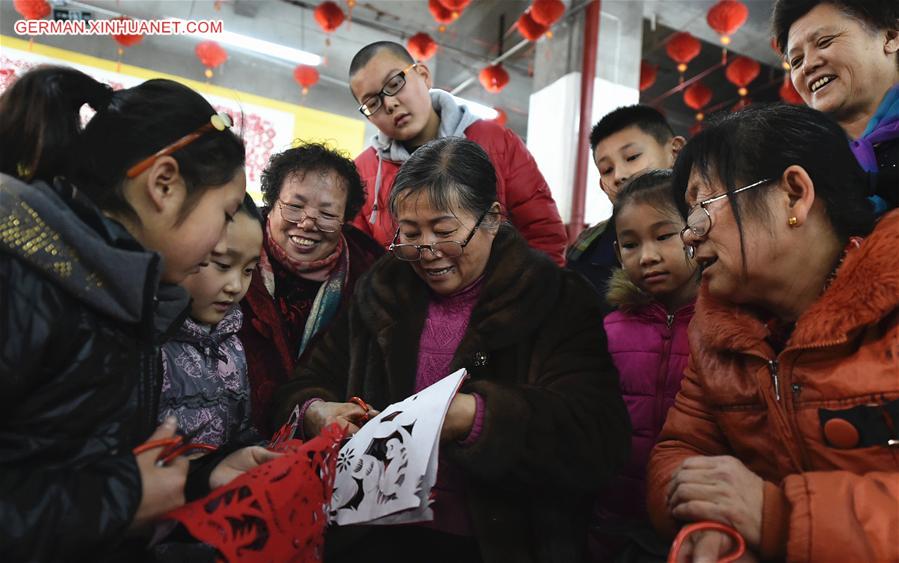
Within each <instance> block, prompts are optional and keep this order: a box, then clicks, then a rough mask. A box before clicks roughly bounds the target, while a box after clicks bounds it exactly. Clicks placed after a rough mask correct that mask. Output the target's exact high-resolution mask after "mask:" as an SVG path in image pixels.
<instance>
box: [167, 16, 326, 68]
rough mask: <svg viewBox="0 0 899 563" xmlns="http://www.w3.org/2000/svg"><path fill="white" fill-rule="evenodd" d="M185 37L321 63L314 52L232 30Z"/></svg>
mask: <svg viewBox="0 0 899 563" xmlns="http://www.w3.org/2000/svg"><path fill="white" fill-rule="evenodd" d="M179 21H186V20H179ZM187 37H190V38H191V39H196V40H198V41H202V40H206V39H211V40H213V41H218V42H219V43H223V44H225V45H231V46H232V47H237V48H238V49H245V50H247V51H253V52H254V53H259V54H260V55H264V56H267V57H275V58H277V59H283V60H285V61H290V62H291V63H294V64H304V65H310V66H318V65H320V64H322V58H321V56H319V55H316V54H315V53H310V52H309V51H302V50H300V49H294V48H293V47H288V46H286V45H281V44H279V43H272V42H271V41H265V40H263V39H256V38H255V37H249V36H247V35H241V34H239V33H234V32H233V31H223V32H221V33H195V34H191V35H187Z"/></svg>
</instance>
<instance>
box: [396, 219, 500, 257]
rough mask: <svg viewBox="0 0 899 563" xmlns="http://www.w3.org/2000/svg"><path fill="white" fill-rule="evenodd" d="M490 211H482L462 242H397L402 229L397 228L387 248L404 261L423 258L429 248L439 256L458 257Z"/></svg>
mask: <svg viewBox="0 0 899 563" xmlns="http://www.w3.org/2000/svg"><path fill="white" fill-rule="evenodd" d="M488 213H489V211H485V212H483V213H481V216H480V217H479V218H478V221H477V222H476V223H475V224H474V227H473V228H472V229H471V232H470V233H468V236H467V237H465V240H464V241H462V242H459V241H457V240H446V241H441V242H435V243H434V244H397V243H396V241H397V240H399V237H400V230H399V229H397V230H396V234H395V235H394V236H393V242H392V243H391V244H390V246H388V247H387V250H388V251H390V252H392V253H393V255H394V256H396V257H397V258H398V259H399V260H402V261H404V262H418V261H419V260H421V251H422V250H425V249H427V250H429V251H430V252H431V254H433V255H434V256H435V257H437V258H439V257H441V256H444V257H446V258H458V257H459V256H462V252H464V249H465V247H466V246H467V245H468V243H469V242H471V239H472V238H474V235H475V233H476V232H478V227H480V226H481V223H482V222H483V221H484V217H486V216H487V214H488Z"/></svg>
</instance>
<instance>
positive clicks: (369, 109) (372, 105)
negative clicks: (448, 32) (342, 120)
mask: <svg viewBox="0 0 899 563" xmlns="http://www.w3.org/2000/svg"><path fill="white" fill-rule="evenodd" d="M417 66H418V63H412V64H411V65H409V66H407V67H406V68H404V69H403V70H401V71H399V72H398V73H396V74H394V75H393V76H391V77H390V78H388V79H387V82H385V83H384V87H383V88H381V91H380V92H378V93H377V94H375V95H374V96H369V97H367V98H365V99H364V100H362V105H361V106H359V111H360V112H362V115H364V116H365V117H371V116H373V115H374V114H376V113H378V111H379V110H380V109H381V108H382V107H383V106H384V96H396V95H397V94H399V93H400V90H402V89H403V86H405V85H406V73H407V72H409V71H410V70H412V69H413V68H415V67H417Z"/></svg>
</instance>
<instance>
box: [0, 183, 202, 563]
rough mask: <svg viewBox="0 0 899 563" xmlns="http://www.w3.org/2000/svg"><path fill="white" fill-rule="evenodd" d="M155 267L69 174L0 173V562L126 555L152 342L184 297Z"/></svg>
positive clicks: (150, 397) (146, 428)
mask: <svg viewBox="0 0 899 563" xmlns="http://www.w3.org/2000/svg"><path fill="white" fill-rule="evenodd" d="M159 270H160V258H159V256H158V255H156V254H154V253H151V252H147V251H146V250H144V249H143V248H142V247H141V246H140V245H139V244H138V243H137V242H136V241H135V240H134V239H133V238H132V237H131V236H130V235H129V234H128V233H127V231H125V230H124V229H123V228H122V227H121V225H119V224H118V223H115V222H113V221H110V220H108V219H105V218H103V216H102V215H101V214H100V213H99V212H98V210H97V209H96V208H95V207H94V206H93V205H92V204H91V203H90V202H88V201H87V200H85V199H84V198H83V196H79V195H78V191H77V190H76V189H74V188H72V187H71V186H70V185H68V184H66V183H64V182H62V181H57V182H56V184H55V185H54V186H53V187H50V186H47V185H44V184H37V185H25V184H22V183H21V182H19V181H17V180H15V179H13V178H10V177H8V176H2V175H0V560H2V561H17V562H18V561H98V560H102V559H107V558H109V557H110V556H111V554H112V553H113V552H117V553H121V550H122V547H123V546H122V545H121V542H122V539H123V537H124V532H125V530H126V529H127V527H128V525H129V523H130V522H131V520H132V518H133V515H134V513H135V511H136V510H137V507H138V505H139V504H140V499H141V480H140V473H139V471H138V467H137V464H136V462H135V458H134V456H133V455H132V453H131V449H132V448H133V447H134V446H135V445H137V444H139V443H141V442H143V441H144V440H145V439H146V438H147V436H148V435H149V434H150V433H151V432H152V431H153V429H154V427H155V426H156V408H157V404H156V403H157V401H158V394H159V388H160V380H159V359H158V353H157V346H158V343H159V341H160V337H161V335H162V333H164V332H165V331H166V330H168V327H170V326H172V325H174V324H176V323H177V322H179V321H180V319H181V318H183V317H180V315H181V314H182V312H183V311H184V308H185V306H186V304H187V300H186V294H185V293H184V292H183V291H182V290H180V289H179V288H176V287H168V288H167V289H166V288H160V287H159V284H158V278H159ZM167 293H168V294H169V295H168V297H169V298H167V296H166V294H167ZM179 317H180V318H179Z"/></svg>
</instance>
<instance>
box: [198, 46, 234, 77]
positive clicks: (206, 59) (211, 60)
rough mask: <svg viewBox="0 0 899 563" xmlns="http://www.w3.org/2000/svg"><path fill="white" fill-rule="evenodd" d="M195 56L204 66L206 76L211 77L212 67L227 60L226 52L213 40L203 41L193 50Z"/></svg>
mask: <svg viewBox="0 0 899 563" xmlns="http://www.w3.org/2000/svg"><path fill="white" fill-rule="evenodd" d="M195 52H196V54H197V58H198V59H200V62H201V63H203V66H205V67H206V78H212V69H214V68H216V67H218V66H219V65H221V64H222V63H224V62H225V61H227V60H228V53H227V51H225V50H224V49H223V48H222V46H221V45H219V44H218V43H216V42H215V41H203V42H202V43H200V44H199V45H197V48H196V50H195Z"/></svg>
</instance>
